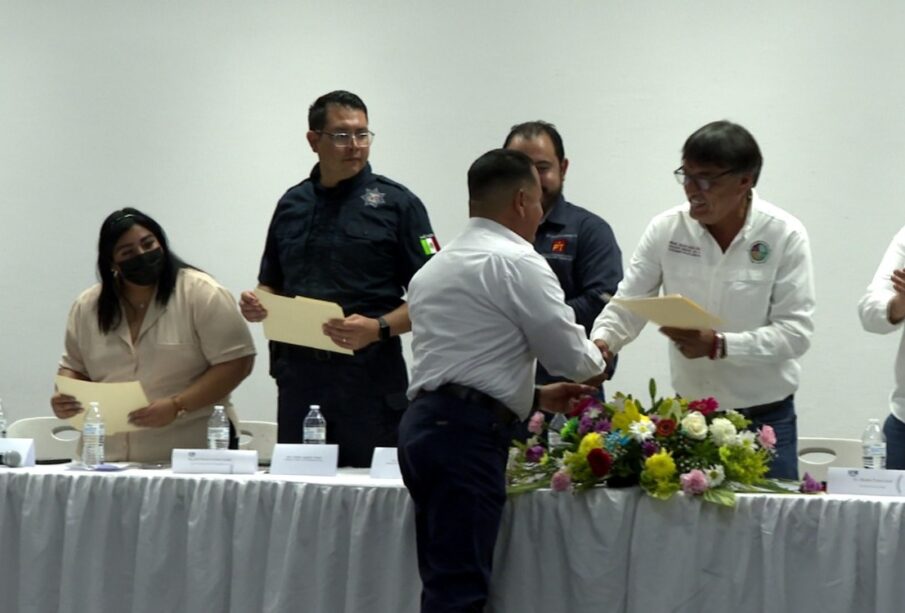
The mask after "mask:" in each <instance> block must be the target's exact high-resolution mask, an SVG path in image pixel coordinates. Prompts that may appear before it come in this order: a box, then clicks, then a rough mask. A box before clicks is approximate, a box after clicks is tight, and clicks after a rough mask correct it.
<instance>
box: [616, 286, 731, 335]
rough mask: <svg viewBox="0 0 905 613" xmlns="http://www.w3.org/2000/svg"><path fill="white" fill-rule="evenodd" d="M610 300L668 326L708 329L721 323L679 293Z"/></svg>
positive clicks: (714, 327)
mask: <svg viewBox="0 0 905 613" xmlns="http://www.w3.org/2000/svg"><path fill="white" fill-rule="evenodd" d="M612 301H613V302H615V303H616V304H618V305H621V306H624V307H625V308H627V309H628V310H629V311H631V312H632V313H634V314H635V315H640V316H641V317H643V318H645V319H648V320H650V321H652V322H654V323H655V324H659V325H661V326H667V327H670V328H685V329H689V330H710V329H716V328H719V327H720V326H721V325H722V324H723V321H722V320H721V319H720V318H719V317H717V316H716V315H714V314H713V313H710V312H708V311H706V310H704V308H703V307H701V306H700V305H698V304H697V303H696V302H694V301H693V300H689V299H688V298H686V297H685V296H680V295H679V294H670V295H669V296H657V297H655V298H613V300H612Z"/></svg>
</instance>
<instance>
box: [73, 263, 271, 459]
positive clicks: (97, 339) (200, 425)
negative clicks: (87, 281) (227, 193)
mask: <svg viewBox="0 0 905 613" xmlns="http://www.w3.org/2000/svg"><path fill="white" fill-rule="evenodd" d="M99 295H100V285H95V286H94V287H92V288H90V289H88V290H86V291H84V292H83V293H82V294H81V295H80V296H79V297H78V299H77V300H76V301H75V304H73V305H72V309H71V310H70V312H69V321H68V323H67V326H66V350H65V352H64V353H63V359H62V360H61V362H60V365H61V366H62V367H64V368H68V369H70V370H74V371H76V372H79V373H82V374H84V375H86V376H87V377H88V378H89V379H90V380H91V381H95V382H119V381H136V380H137V381H139V382H141V385H142V387H143V388H144V390H145V394H146V395H147V397H148V400H149V401H151V402H153V401H154V400H158V399H161V398H169V397H170V396H172V395H174V394H178V393H180V392H182V391H183V390H184V389H186V388H187V387H188V386H189V385H191V384H192V383H193V382H194V381H195V380H196V379H197V378H198V377H200V376H201V375H202V374H203V373H204V372H205V371H206V370H207V369H208V368H210V367H211V366H213V365H215V364H221V363H223V362H229V361H231V360H235V359H237V358H241V357H245V356H249V355H254V354H255V348H254V343H253V341H252V338H251V334H250V333H249V331H248V326H247V325H246V323H245V320H244V319H242V315H241V313H239V309H238V307H237V305H236V301H235V300H234V299H233V297H232V295H230V293H229V291H228V290H227V289H226V288H224V287H223V286H222V285H220V284H219V283H217V282H216V281H214V279H213V278H211V277H210V276H209V275H207V274H205V273H203V272H200V271H197V270H193V269H190V268H184V269H182V270H181V271H180V272H179V275H178V277H177V279H176V287H175V288H174V290H173V294H172V295H171V296H170V300H169V302H168V303H167V305H166V306H165V307H161V306H160V305H159V304H158V303H157V302H156V301H152V302H151V304H150V305H148V310H147V313H146V314H145V319H144V321H143V322H142V324H141V331H140V332H139V335H138V340H137V341H136V343H135V344H134V345H133V344H132V340H131V336H130V334H129V324H128V323H127V321H126V315H125V313H122V317H121V319H120V323H119V325H118V326H117V327H116V328H115V329H114V330H111V331H110V332H109V333H108V334H102V333H101V332H100V329H99V328H98V324H97V299H98V296H99ZM214 404H223V405H224V406H226V408H227V412H228V413H229V414H230V418H231V419H232V420H233V422H234V423H235V422H236V418H235V412H234V411H233V409H232V405H231V404H230V402H229V396H227V397H226V398H224V399H222V400H221V401H218V402H216V403H214ZM212 407H213V405H210V406H207V407H204V408H201V409H196V410H193V411H190V412H187V413H184V414H183V415H182V416H181V417H179V418H177V419H176V421H174V422H173V423H172V424H170V425H168V426H164V427H162V428H148V429H145V430H141V431H137V432H132V433H128V434H116V435H112V436H108V437H107V441H106V448H105V452H106V459H107V460H108V461H118V460H120V461H121V460H131V461H139V462H151V461H166V462H169V460H170V452H171V451H172V450H173V449H175V448H180V449H186V448H188V449H191V448H203V447H206V446H207V419H208V417H209V416H210V414H211V412H212V410H213V408H212ZM101 413H103V407H101Z"/></svg>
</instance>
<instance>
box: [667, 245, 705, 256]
mask: <svg viewBox="0 0 905 613" xmlns="http://www.w3.org/2000/svg"><path fill="white" fill-rule="evenodd" d="M669 250H670V251H671V252H672V253H681V254H682V255H690V256H691V257H693V258H699V257H701V248H700V247H698V246H696V245H685V244H683V243H677V242H676V241H669Z"/></svg>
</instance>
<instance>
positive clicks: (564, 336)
mask: <svg viewBox="0 0 905 613" xmlns="http://www.w3.org/2000/svg"><path fill="white" fill-rule="evenodd" d="M408 305H409V316H410V317H411V320H412V356H413V360H412V383H411V385H410V387H409V392H408V396H409V398H415V396H417V395H418V392H419V391H420V390H428V391H430V390H434V389H437V388H438V387H439V386H441V385H443V384H445V383H458V384H460V385H466V386H468V387H472V388H474V389H476V390H479V391H482V392H484V393H485V394H488V395H490V396H492V397H493V398H495V399H497V400H499V401H500V402H502V403H503V404H505V405H506V406H507V407H509V408H510V409H512V410H513V411H514V412H515V413H516V414H517V415H519V416H520V417H521V418H522V419H524V418H526V417H527V416H528V413H529V412H530V410H531V404H532V401H533V398H534V371H535V366H536V359H539V360H540V361H541V363H542V364H543V365H544V366H545V367H546V369H547V370H548V371H549V372H550V373H552V374H554V375H559V376H563V377H567V378H569V379H572V380H576V381H582V380H585V379H588V378H590V377H593V376H595V375H598V374H600V373H601V372H603V369H604V367H605V366H606V365H605V363H604V361H603V357H602V356H601V354H600V350H599V349H598V348H597V346H596V345H594V343H592V342H591V341H589V340H588V339H587V337H586V336H585V332H584V329H583V328H582V327H581V326H579V325H578V324H576V323H575V314H574V312H573V311H572V309H571V307H569V306H567V305H566V303H565V298H564V295H563V291H562V288H561V287H560V285H559V282H558V281H557V279H556V275H554V274H553V271H552V270H551V269H550V266H549V265H548V264H547V262H546V260H544V258H543V256H541V255H539V254H538V253H537V252H536V251H535V250H534V246H533V245H532V244H531V243H529V242H528V241H526V240H525V239H523V238H522V237H520V236H519V235H518V234H516V233H515V232H513V231H512V230H509V229H508V228H506V227H505V226H503V225H501V224H499V223H497V222H495V221H491V220H489V219H484V218H479V217H474V218H471V219H470V220H469V221H468V224H467V225H466V226H465V230H464V232H462V234H460V235H459V236H458V237H457V238H456V239H455V240H453V241H452V242H451V243H450V244H449V245H448V246H447V247H446V248H444V249H443V250H442V251H440V253H438V254H437V255H435V256H434V257H433V258H431V259H430V260H429V261H428V262H427V264H425V265H424V267H423V268H422V269H421V270H419V271H418V272H417V273H416V274H415V276H414V277H412V280H411V282H410V283H409V288H408Z"/></svg>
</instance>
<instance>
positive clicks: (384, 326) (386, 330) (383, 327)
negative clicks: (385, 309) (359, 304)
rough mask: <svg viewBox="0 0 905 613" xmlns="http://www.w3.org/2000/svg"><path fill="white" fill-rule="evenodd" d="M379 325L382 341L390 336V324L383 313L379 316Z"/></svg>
mask: <svg viewBox="0 0 905 613" xmlns="http://www.w3.org/2000/svg"><path fill="white" fill-rule="evenodd" d="M377 325H379V326H380V333H379V336H378V338H379V339H380V340H382V341H385V340H387V339H389V338H390V324H388V323H387V320H385V319H384V318H383V316H382V315H381V316H380V317H378V318H377Z"/></svg>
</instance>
